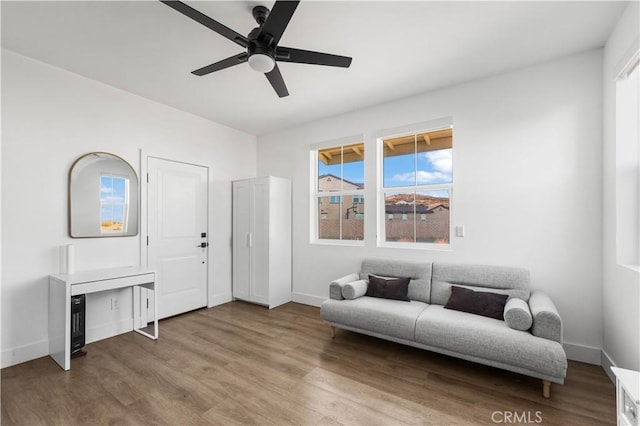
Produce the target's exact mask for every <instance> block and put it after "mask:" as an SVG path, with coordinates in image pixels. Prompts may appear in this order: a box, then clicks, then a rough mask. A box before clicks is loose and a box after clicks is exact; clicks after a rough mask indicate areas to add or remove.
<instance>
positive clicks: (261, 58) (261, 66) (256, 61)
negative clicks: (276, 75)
mask: <svg viewBox="0 0 640 426" xmlns="http://www.w3.org/2000/svg"><path fill="white" fill-rule="evenodd" d="M248 62H249V66H250V67H251V69H252V70H254V71H258V72H261V73H267V72H271V70H272V69H273V67H275V66H276V61H275V60H274V59H273V58H272V57H271V56H269V55H265V54H264V53H254V54H253V55H251V56H249V61H248Z"/></svg>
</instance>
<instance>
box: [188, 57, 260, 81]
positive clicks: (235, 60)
mask: <svg viewBox="0 0 640 426" xmlns="http://www.w3.org/2000/svg"><path fill="white" fill-rule="evenodd" d="M248 58H249V55H247V54H246V53H244V52H242V53H240V54H238V55H235V56H231V57H230V58H227V59H223V60H221V61H218V62H216V63H215V64H211V65H207V66H206V67H202V68H198V69H197V70H195V71H191V74H195V75H198V76H203V75H207V74H211V73H212V72H214V71H220V70H223V69H225V68H229V67H232V66H234V65H239V64H241V63H243V62H247V59H248Z"/></svg>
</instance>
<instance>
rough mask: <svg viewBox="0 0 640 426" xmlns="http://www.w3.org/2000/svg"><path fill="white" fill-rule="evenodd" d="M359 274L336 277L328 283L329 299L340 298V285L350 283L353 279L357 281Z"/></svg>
mask: <svg viewBox="0 0 640 426" xmlns="http://www.w3.org/2000/svg"><path fill="white" fill-rule="evenodd" d="M359 279H360V276H359V275H358V274H349V275H346V276H344V277H342V278H338V279H337V280H334V281H332V282H331V284H329V299H336V300H342V299H344V297H342V287H343V286H344V285H345V284H349V283H352V282H354V281H358V280H359Z"/></svg>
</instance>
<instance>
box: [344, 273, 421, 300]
mask: <svg viewBox="0 0 640 426" xmlns="http://www.w3.org/2000/svg"><path fill="white" fill-rule="evenodd" d="M409 280H410V278H384V277H378V276H376V275H369V285H368V286H367V292H366V295H367V296H371V297H380V298H383V299H395V300H403V301H405V302H408V301H409V298H408V297H407V291H408V290H409ZM345 299H349V298H348V297H345Z"/></svg>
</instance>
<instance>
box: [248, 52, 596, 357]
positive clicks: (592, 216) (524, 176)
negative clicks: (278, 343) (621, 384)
mask: <svg viewBox="0 0 640 426" xmlns="http://www.w3.org/2000/svg"><path fill="white" fill-rule="evenodd" d="M425 78H428V76H425ZM446 116H450V117H453V122H454V174H455V178H454V179H455V183H454V190H453V200H452V223H453V224H456V225H465V226H466V236H465V237H464V238H454V239H453V250H452V251H422V250H412V249H389V248H386V249H383V248H377V247H376V246H375V226H376V224H375V217H374V215H373V214H367V215H365V227H366V228H365V235H366V239H367V241H366V244H365V247H336V246H321V245H311V244H310V243H309V186H310V185H309V145H310V144H314V143H318V142H322V141H325V140H331V139H337V138H341V137H344V136H350V135H354V134H360V133H361V134H364V140H365V146H366V148H365V151H366V156H367V161H368V162H367V163H366V167H367V169H366V171H365V174H366V182H367V188H366V189H365V191H366V195H365V198H366V199H367V200H370V201H368V203H369V204H368V205H369V207H367V209H368V211H369V212H371V211H372V210H373V208H372V207H373V205H374V204H373V200H374V199H375V185H374V182H375V179H376V177H375V163H374V161H373V160H374V156H373V153H374V150H375V138H374V137H373V134H374V133H375V131H376V130H378V129H386V128H393V127H398V126H403V125H406V124H410V123H417V122H424V121H428V120H432V119H437V118H440V117H446ZM601 123H602V49H597V50H593V51H589V52H585V53H582V54H578V55H575V56H571V57H567V58H563V59H560V60H556V61H554V62H550V63H545V64H541V65H538V66H535V67H531V68H527V69H523V70H519V71H516V72H511V73H508V74H503V75H498V76H494V77H491V78H487V79H483V80H478V81H473V82H469V83H467V84H461V85H457V86H454V87H449V88H445V89H442V90H438V91H434V92H431V93H426V94H422V95H418V96H414V97H411V98H407V99H404V100H401V101H397V102H393V103H388V104H384V105H380V106H376V107H373V108H369V109H365V110H361V111H357V112H353V113H350V114H344V115H341V116H337V117H334V118H330V119H326V120H321V121H317V122H312V123H309V124H306V125H302V126H299V127H296V128H292V129H289V130H286V131H281V132H278V133H274V134H270V135H265V136H261V137H259V138H258V159H259V160H258V174H259V175H276V176H283V177H288V178H290V179H292V180H293V217H294V219H293V231H294V240H293V249H294V250H293V253H294V258H293V265H294V266H293V281H294V284H293V288H294V300H297V301H301V302H305V303H310V304H316V305H317V304H319V303H320V302H321V301H322V300H323V299H325V298H327V297H328V284H329V282H330V281H331V280H332V279H335V278H337V277H339V276H341V275H343V274H346V273H350V272H354V271H356V270H358V267H359V264H360V261H361V259H362V258H363V257H368V256H371V257H389V258H396V259H413V260H428V261H432V260H433V261H452V262H473V263H486V264H495V265H511V266H520V267H525V268H528V269H529V270H530V271H531V279H532V287H533V288H537V289H543V290H545V291H546V292H548V293H549V294H550V295H551V296H552V298H553V300H554V301H555V303H556V305H557V307H558V309H559V311H560V313H561V315H562V316H563V321H564V329H565V334H564V339H565V342H566V343H567V344H566V348H567V352H568V355H569V356H570V357H571V358H573V359H580V360H584V361H587V362H592V363H596V364H598V363H600V348H601V347H602V302H601V295H602V291H601V278H602V269H601V259H602V251H601V250H602V234H601V223H602V209H601V205H602V181H601V179H602V166H601V160H600V156H601V153H602V126H601Z"/></svg>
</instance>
